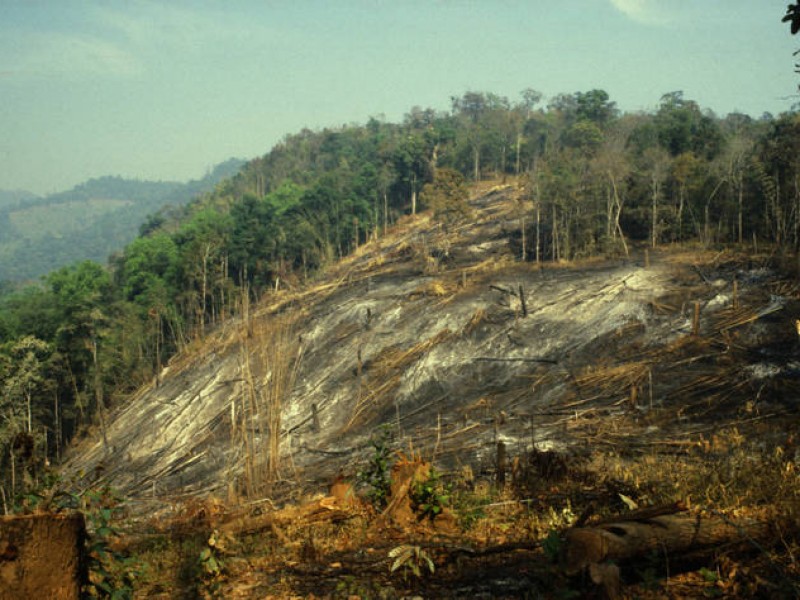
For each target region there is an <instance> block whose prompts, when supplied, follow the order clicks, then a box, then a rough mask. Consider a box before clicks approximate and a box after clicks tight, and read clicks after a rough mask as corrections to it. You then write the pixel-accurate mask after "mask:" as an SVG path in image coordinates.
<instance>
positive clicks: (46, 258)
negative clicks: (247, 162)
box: [0, 159, 243, 281]
mask: <svg viewBox="0 0 800 600" xmlns="http://www.w3.org/2000/svg"><path fill="white" fill-rule="evenodd" d="M242 164H243V161H239V160H236V159H231V160H229V161H227V162H225V163H222V164H220V165H218V166H217V167H216V168H215V169H213V170H212V171H210V172H209V173H208V175H206V176H205V177H203V178H202V179H199V180H193V181H190V182H188V183H177V182H150V181H138V180H129V179H123V178H121V177H101V178H98V179H91V180H89V181H87V182H86V183H83V184H81V185H78V186H76V187H75V188H73V189H72V190H69V191H67V192H60V193H57V194H51V195H49V196H46V197H44V198H31V197H26V196H20V195H19V194H17V195H16V196H15V199H16V200H15V202H14V203H11V202H9V203H7V204H5V205H2V204H0V280H4V279H8V280H14V281H21V280H27V279H34V278H36V277H39V276H41V275H44V274H46V273H48V272H50V271H52V270H54V269H57V268H59V267H62V266H64V265H67V264H70V263H73V262H76V261H80V260H87V259H89V260H94V261H97V262H105V261H106V259H107V258H108V257H109V255H110V254H111V253H113V252H115V251H117V250H120V249H121V248H123V247H124V246H125V245H126V244H127V243H129V242H130V241H132V240H133V239H134V238H135V237H136V234H137V232H138V230H139V226H140V225H141V224H142V223H143V222H144V220H145V217H147V216H148V215H150V214H153V213H155V212H156V211H158V210H160V209H162V208H164V207H166V206H172V207H179V206H182V205H184V204H186V203H187V202H189V201H190V200H191V199H192V198H193V197H194V196H196V195H198V194H201V193H204V192H207V191H210V190H212V189H213V188H214V186H215V185H216V184H217V183H218V182H220V181H221V180H223V179H225V178H227V177H230V176H232V175H233V174H234V173H236V172H237V171H238V169H239V168H240V167H241V165H242Z"/></svg>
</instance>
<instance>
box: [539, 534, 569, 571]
mask: <svg viewBox="0 0 800 600" xmlns="http://www.w3.org/2000/svg"><path fill="white" fill-rule="evenodd" d="M563 548H564V540H562V539H561V536H560V535H559V534H558V531H556V530H555V529H551V530H550V531H549V532H548V533H547V537H546V538H544V539H543V540H542V550H544V555H545V556H546V557H547V559H548V560H549V561H550V562H552V563H557V562H558V561H559V559H560V558H561V550H562V549H563Z"/></svg>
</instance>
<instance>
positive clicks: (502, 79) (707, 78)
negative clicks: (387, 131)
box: [0, 0, 800, 193]
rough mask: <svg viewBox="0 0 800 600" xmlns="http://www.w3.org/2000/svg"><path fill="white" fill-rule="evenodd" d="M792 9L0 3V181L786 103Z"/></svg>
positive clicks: (168, 175)
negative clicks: (591, 105)
mask: <svg viewBox="0 0 800 600" xmlns="http://www.w3.org/2000/svg"><path fill="white" fill-rule="evenodd" d="M786 4H787V1H786V0H572V1H570V0H485V1H482V2H479V1H458V0H418V1H416V0H385V1H384V0H325V1H306V0H293V1H289V0H286V1H270V0H261V1H258V2H256V1H252V2H246V1H233V0H231V1H227V2H222V1H220V2H211V1H193V2H188V1H186V2H183V1H178V0H172V1H170V2H167V1H164V2H148V1H131V0H128V1H114V0H105V1H95V2H89V1H86V2H80V1H72V0H50V1H45V0H0V188H4V189H17V188H21V189H27V190H30V191H33V192H36V193H47V192H53V191H60V190H62V189H66V188H69V187H71V186H73V185H75V184H77V183H80V182H81V181H84V180H86V179H87V178H89V177H96V176H100V175H123V176H127V177H139V178H143V179H177V180H186V179H189V178H196V177H200V176H202V175H203V173H204V172H205V170H206V169H207V168H208V167H210V166H211V165H213V164H215V163H217V162H220V161H222V160H224V159H227V158H229V157H231V156H237V157H241V158H253V157H255V156H258V155H261V154H264V153H266V152H267V151H268V150H269V149H270V148H271V147H272V146H273V145H274V144H275V143H276V142H277V141H279V140H280V139H281V138H282V137H283V136H284V135H286V134H287V133H294V132H296V131H298V130H299V129H301V128H302V127H310V128H321V127H324V126H336V125H341V124H343V123H351V122H359V123H363V122H365V121H366V120H367V119H368V118H369V117H370V116H378V115H385V117H386V118H387V119H388V120H392V121H394V120H398V119H401V118H402V115H403V114H404V113H406V112H407V111H408V110H409V109H410V108H411V107H412V106H413V105H420V106H422V107H432V108H435V109H441V110H445V109H449V107H450V97H451V96H454V95H461V94H462V93H463V92H465V91H467V90H476V91H491V92H494V93H497V94H502V95H506V96H508V97H509V98H510V99H512V100H516V99H518V97H519V96H518V94H519V92H520V91H521V90H522V89H524V88H526V87H532V88H534V89H537V90H539V91H541V92H543V93H544V94H545V96H546V97H547V98H549V97H552V96H554V95H556V94H558V93H562V92H566V93H572V92H576V91H587V90H590V89H592V88H602V89H605V90H606V91H607V92H608V93H609V94H610V95H611V99H612V100H615V101H616V102H617V104H618V105H619V107H620V108H622V109H623V110H628V111H633V110H652V109H654V108H655V107H656V105H657V104H658V101H659V98H660V97H661V95H662V94H663V93H665V92H670V91H674V90H683V91H684V96H685V97H686V98H689V99H693V100H696V101H697V102H699V103H700V105H701V106H702V107H703V108H710V109H712V110H714V111H715V112H716V113H718V114H720V115H725V114H727V113H729V112H732V111H741V112H746V113H749V114H751V115H753V116H760V115H761V114H762V113H763V112H765V111H769V112H772V113H773V114H778V113H780V112H783V111H785V110H788V109H789V108H790V107H791V106H792V104H794V103H795V102H796V101H797V97H796V94H797V83H798V77H800V76H798V75H796V74H795V73H794V72H793V69H794V57H793V56H792V52H793V50H794V49H795V47H797V46H800V36H798V37H797V38H792V36H791V35H790V33H789V28H788V26H787V25H786V24H784V23H781V22H780V19H781V17H782V15H783V13H784V12H785V10H786Z"/></svg>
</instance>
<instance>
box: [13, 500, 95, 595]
mask: <svg viewBox="0 0 800 600" xmlns="http://www.w3.org/2000/svg"><path fill="white" fill-rule="evenodd" d="M85 540H86V525H85V523H84V520H83V515H81V514H80V513H74V514H68V515H50V514H40V515H25V516H18V517H2V518H0V600H16V599H18V598H59V599H60V600H72V599H75V600H78V599H79V598H80V597H81V586H82V585H83V583H84V581H85V580H86V562H85V560H84V559H85V555H84V543H85Z"/></svg>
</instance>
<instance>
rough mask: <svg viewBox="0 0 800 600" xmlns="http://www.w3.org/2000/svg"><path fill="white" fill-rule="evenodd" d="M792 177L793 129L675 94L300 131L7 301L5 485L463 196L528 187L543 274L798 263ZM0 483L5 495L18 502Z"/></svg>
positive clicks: (523, 99) (573, 98)
mask: <svg viewBox="0 0 800 600" xmlns="http://www.w3.org/2000/svg"><path fill="white" fill-rule="evenodd" d="M798 176H800V114H798V113H795V112H789V113H785V114H782V115H780V116H777V117H775V116H772V115H769V114H765V115H763V116H762V117H760V118H751V117H750V116H747V115H744V114H737V113H734V114H730V115H727V116H725V117H719V116H717V115H715V114H714V113H712V112H711V111H708V110H704V109H702V108H701V107H700V106H698V104H697V103H696V102H694V101H692V100H690V99H687V98H685V97H684V95H683V94H682V93H681V92H672V93H668V94H665V95H664V96H663V97H662V98H661V100H660V103H659V105H658V108H657V109H656V110H655V111H652V112H650V113H627V114H622V113H621V112H620V111H619V110H618V109H617V107H616V105H615V103H614V102H613V101H612V100H611V99H610V98H609V96H608V94H607V93H606V92H604V91H603V90H597V89H595V90H590V91H587V92H576V93H573V94H564V95H560V96H556V97H554V98H552V99H551V100H550V101H549V102H548V103H547V104H543V102H542V95H541V94H540V93H538V92H536V91H535V90H531V89H528V90H525V91H524V92H522V94H521V96H520V98H519V99H517V100H509V99H508V98H506V97H503V96H498V95H495V94H492V93H482V92H467V93H464V94H463V95H461V96H459V97H454V98H452V102H451V109H450V110H448V111H436V110H432V109H422V108H416V107H415V108H413V109H412V110H411V111H410V112H409V113H408V114H407V115H405V118H404V119H403V121H402V122H400V123H388V122H385V121H383V120H380V119H376V118H372V119H370V120H369V121H368V122H367V123H366V124H364V125H350V126H344V127H339V128H331V129H324V130H322V131H310V130H307V129H305V130H303V131H300V132H299V133H296V134H294V135H289V136H287V137H286V138H285V139H284V140H283V141H282V142H280V143H279V144H277V145H276V146H275V147H274V148H273V149H272V150H271V151H270V152H269V153H268V154H266V155H265V156H263V157H260V158H257V159H255V160H252V161H250V162H249V163H248V164H246V165H245V166H244V167H243V168H242V169H241V170H240V171H239V173H238V174H236V175H235V176H233V177H231V178H229V179H226V180H224V181H222V182H221V183H219V184H218V185H217V186H216V188H215V189H214V190H213V191H212V192H209V193H205V194H201V195H199V196H198V197H196V198H195V199H194V200H193V201H192V202H191V203H189V204H188V205H186V206H185V207H183V208H181V209H179V210H177V211H172V212H169V213H161V212H155V213H153V214H152V215H151V216H150V217H149V218H148V219H147V220H146V221H145V223H144V225H143V226H142V227H141V230H140V235H139V237H137V238H136V239H135V240H134V241H132V242H131V243H130V244H129V245H128V246H127V247H126V248H125V249H124V251H122V252H121V253H118V254H116V255H114V256H113V257H112V258H111V260H110V263H109V265H108V266H101V265H100V264H97V263H94V262H80V263H77V264H73V265H71V266H67V267H64V268H61V269H59V270H57V271H54V272H52V273H50V274H49V275H47V276H46V277H45V279H44V281H43V284H42V285H37V286H31V287H27V288H25V289H22V290H15V291H13V292H11V291H8V292H7V293H6V294H5V295H4V296H3V297H2V304H0V340H2V346H0V386H2V394H0V414H2V415H3V420H2V423H0V473H11V472H12V470H11V469H10V468H9V467H10V466H12V465H16V467H15V469H16V470H15V471H14V472H16V473H20V472H21V470H22V469H24V468H25V467H24V464H23V462H22V460H23V459H22V454H23V452H24V450H25V448H27V446H26V444H28V445H32V447H34V448H38V450H37V451H36V452H34V453H33V455H35V456H39V457H44V456H45V448H46V453H47V454H48V455H50V456H51V457H58V456H59V455H60V452H61V450H62V448H63V446H64V443H65V442H66V441H67V440H69V439H70V438H71V437H72V436H74V435H75V434H76V432H78V431H79V430H80V429H81V428H83V427H85V426H88V425H91V424H95V423H98V422H101V420H100V421H98V419H101V417H102V415H103V414H104V410H105V409H106V408H108V407H109V406H110V405H114V404H118V403H120V402H123V401H124V398H125V397H126V394H128V393H129V392H130V391H131V390H133V389H134V388H136V387H137V386H139V385H141V384H142V383H144V382H148V381H150V380H152V378H153V376H154V373H156V372H157V371H158V370H159V369H160V367H161V365H163V364H164V363H165V361H166V359H167V358H168V357H169V356H170V355H171V354H173V353H175V352H176V351H178V350H180V349H181V348H183V347H185V346H186V345H187V344H188V343H190V342H191V341H192V340H195V339H197V338H200V337H202V336H204V335H205V332H206V331H207V330H208V328H209V327H212V326H213V325H214V324H215V323H217V322H219V321H220V320H222V319H224V318H226V317H228V316H229V315H231V314H235V313H236V312H237V311H238V307H239V306H241V304H242V298H243V297H245V296H246V297H248V298H257V297H259V296H260V295H262V294H264V293H269V291H270V290H274V289H275V288H276V287H279V286H281V287H282V286H296V285H298V284H300V283H302V282H303V281H304V280H306V279H307V278H311V277H313V276H314V273H315V272H318V271H319V270H320V269H323V268H324V267H325V266H326V265H328V264H330V263H331V262H333V261H335V260H336V259H337V258H338V257H341V256H344V255H346V254H348V253H350V252H352V251H353V250H354V249H355V248H356V247H358V246H359V245H360V244H363V243H365V242H367V241H368V240H370V239H375V238H380V237H381V236H382V235H384V234H385V232H386V230H387V228H388V227H389V226H390V225H391V224H392V223H394V222H395V221H396V220H397V219H398V218H399V217H400V216H402V215H407V214H413V213H415V212H417V211H421V210H427V209H432V210H433V211H434V213H435V215H436V217H437V218H441V219H443V220H453V219H462V220H463V219H468V218H469V217H468V213H467V211H462V210H460V207H463V203H464V201H465V198H464V197H463V196H464V193H465V192H464V190H468V188H469V183H470V182H476V181H480V180H486V179H494V180H501V181H502V180H508V181H509V182H512V181H513V182H515V183H516V184H517V185H520V186H523V187H524V190H525V195H526V197H527V199H528V200H529V201H530V203H529V205H528V206H529V208H526V209H525V211H522V209H521V213H520V220H521V221H520V222H521V223H522V222H523V219H524V222H525V224H526V225H525V228H526V236H525V240H526V243H525V244H526V245H525V248H524V249H522V248H520V253H519V258H520V260H522V259H523V258H524V259H525V260H529V261H542V262H544V261H565V260H574V259H581V258H588V257H592V256H598V255H600V256H624V255H625V254H626V253H627V252H629V250H630V247H631V245H632V244H638V245H645V244H646V245H647V246H652V247H657V246H659V245H661V244H683V243H692V244H701V245H703V246H705V247H712V246H717V245H721V244H753V243H756V244H758V245H759V247H761V246H762V245H770V246H771V247H773V248H776V249H778V250H781V251H782V250H786V251H792V252H796V251H797V249H798V246H800V180H799V179H798ZM0 219H2V214H0ZM2 227H3V223H2V221H1V220H0V228H2ZM29 470H30V473H35V472H36V469H35V468H33V467H30V469H29ZM0 484H2V485H3V486H4V489H5V491H6V492H7V493H8V494H7V495H8V497H9V498H10V497H11V496H13V494H12V493H9V492H18V491H20V490H21V489H22V485H21V483H20V481H19V480H15V481H11V480H10V479H8V478H7V479H6V480H3V481H0Z"/></svg>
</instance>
